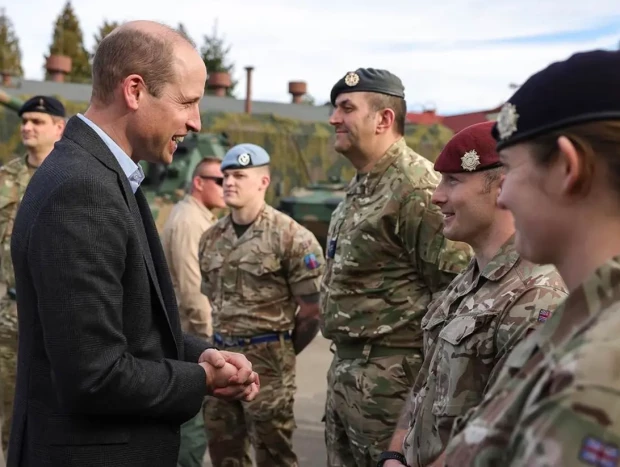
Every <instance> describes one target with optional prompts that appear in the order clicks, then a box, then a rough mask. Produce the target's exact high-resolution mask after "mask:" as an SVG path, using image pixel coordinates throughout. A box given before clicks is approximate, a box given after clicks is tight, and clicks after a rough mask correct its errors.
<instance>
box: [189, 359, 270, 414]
mask: <svg viewBox="0 0 620 467" xmlns="http://www.w3.org/2000/svg"><path fill="white" fill-rule="evenodd" d="M198 364H199V365H200V366H201V367H202V368H203V369H204V370H205V373H206V374H207V388H208V391H209V394H210V395H213V396H215V397H218V398H221V399H226V400H243V401H246V402H249V401H252V400H254V398H256V396H257V394H258V391H259V389H260V380H259V378H258V374H257V373H256V372H254V371H252V363H251V362H250V361H249V360H248V359H247V358H246V357H245V356H244V355H242V354H240V353H235V352H226V351H224V350H216V349H207V350H205V351H204V352H203V353H202V355H200V358H199V359H198Z"/></svg>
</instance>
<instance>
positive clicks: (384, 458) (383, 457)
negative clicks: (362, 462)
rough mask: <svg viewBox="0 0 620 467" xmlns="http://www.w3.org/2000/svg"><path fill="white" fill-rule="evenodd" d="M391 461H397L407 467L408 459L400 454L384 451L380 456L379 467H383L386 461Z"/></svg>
mask: <svg viewBox="0 0 620 467" xmlns="http://www.w3.org/2000/svg"><path fill="white" fill-rule="evenodd" d="M391 459H394V460H397V461H398V462H400V463H401V464H403V465H407V459H405V456H403V455H402V454H401V453H400V452H396V451H383V452H382V453H381V455H380V456H379V462H378V463H377V467H383V464H385V461H389V460H391Z"/></svg>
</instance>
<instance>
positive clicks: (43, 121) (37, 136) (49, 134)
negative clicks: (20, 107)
mask: <svg viewBox="0 0 620 467" xmlns="http://www.w3.org/2000/svg"><path fill="white" fill-rule="evenodd" d="M64 128H65V121H64V120H63V119H62V118H61V117H52V116H51V115H50V114H47V113H43V112H24V113H23V114H22V123H21V128H20V129H21V136H22V143H23V145H24V147H26V148H27V149H35V150H38V149H43V148H50V151H51V148H52V147H53V146H54V143H55V142H56V141H58V140H59V139H60V137H61V136H62V132H63V130H64Z"/></svg>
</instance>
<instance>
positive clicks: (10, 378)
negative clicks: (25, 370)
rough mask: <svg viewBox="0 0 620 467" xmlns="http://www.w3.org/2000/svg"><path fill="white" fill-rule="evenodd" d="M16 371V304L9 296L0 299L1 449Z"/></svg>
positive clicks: (8, 429)
mask: <svg viewBox="0 0 620 467" xmlns="http://www.w3.org/2000/svg"><path fill="white" fill-rule="evenodd" d="M16 373H17V305H16V302H15V301H14V300H11V299H9V298H6V297H4V298H2V299H0V432H1V434H2V450H5V451H6V450H7V449H8V446H9V435H10V433H11V420H12V419H13V400H14V397H15V376H16Z"/></svg>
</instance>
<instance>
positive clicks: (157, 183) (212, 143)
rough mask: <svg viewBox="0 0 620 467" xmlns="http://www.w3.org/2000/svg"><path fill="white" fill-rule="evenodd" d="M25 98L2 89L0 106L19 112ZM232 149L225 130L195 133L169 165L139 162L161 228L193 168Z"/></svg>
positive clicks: (186, 185) (188, 179)
mask: <svg viewBox="0 0 620 467" xmlns="http://www.w3.org/2000/svg"><path fill="white" fill-rule="evenodd" d="M23 102H24V101H22V100H20V99H17V98H15V97H11V96H9V95H8V94H7V93H6V92H4V91H2V90H0V105H3V106H4V107H6V108H8V109H10V110H12V111H14V112H18V111H19V109H20V108H21V106H22V104H23ZM228 148H229V143H228V138H227V136H226V134H225V133H219V134H213V133H192V134H190V135H189V136H188V137H187V138H185V139H184V140H183V142H181V143H179V145H178V147H177V150H176V151H175V153H174V159H173V161H172V163H171V164H170V165H168V166H164V165H161V164H153V163H148V162H144V161H142V162H140V165H141V166H142V170H143V171H144V174H145V179H144V182H143V183H142V185H141V187H142V191H143V192H144V195H145V197H146V199H147V200H148V202H149V206H150V207H151V212H152V213H153V217H154V218H155V223H156V225H157V229H158V230H160V231H161V228H162V227H163V225H164V223H165V221H166V219H167V217H168V214H169V213H170V210H171V209H172V206H174V203H176V202H177V201H178V200H179V199H181V198H182V197H183V196H184V194H185V191H186V189H187V187H188V186H189V183H190V182H191V177H192V172H193V171H194V168H195V167H196V165H197V164H198V162H200V161H201V160H202V159H203V157H205V156H215V157H217V158H219V159H221V158H223V157H224V154H226V151H227V150H228Z"/></svg>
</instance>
